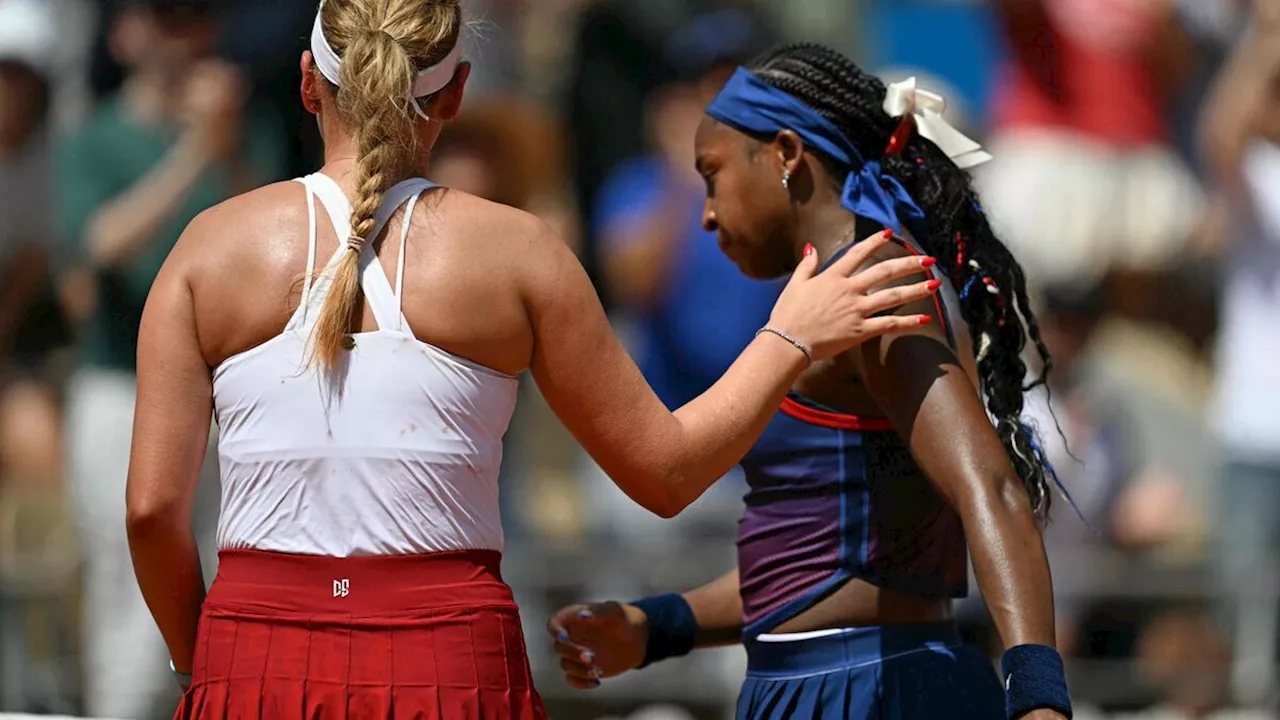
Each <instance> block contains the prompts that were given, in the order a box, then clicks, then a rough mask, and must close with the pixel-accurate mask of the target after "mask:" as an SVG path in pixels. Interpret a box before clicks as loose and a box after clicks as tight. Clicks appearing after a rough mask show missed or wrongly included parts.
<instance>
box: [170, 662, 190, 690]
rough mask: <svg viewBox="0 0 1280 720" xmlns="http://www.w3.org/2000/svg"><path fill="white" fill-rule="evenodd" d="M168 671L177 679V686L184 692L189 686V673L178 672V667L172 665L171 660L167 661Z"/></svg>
mask: <svg viewBox="0 0 1280 720" xmlns="http://www.w3.org/2000/svg"><path fill="white" fill-rule="evenodd" d="M169 670H170V672H172V673H173V676H174V677H175V678H177V680H178V684H179V685H181V686H182V689H183V690H186V689H187V688H188V687H190V686H191V680H192V677H191V673H184V672H182V671H181V670H179V669H178V667H177V666H176V665H174V664H173V660H170V661H169Z"/></svg>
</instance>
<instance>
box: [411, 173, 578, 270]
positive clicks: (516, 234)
mask: <svg viewBox="0 0 1280 720" xmlns="http://www.w3.org/2000/svg"><path fill="white" fill-rule="evenodd" d="M426 204H427V205H428V206H432V205H433V204H432V203H426ZM434 208H435V209H434V210H433V209H428V210H427V211H426V212H428V213H430V212H438V213H440V214H441V215H443V216H447V217H449V218H450V220H449V223H450V225H451V229H453V230H455V231H456V234H455V235H454V237H456V239H457V241H458V242H459V243H461V245H462V247H464V248H465V251H466V252H468V253H469V254H471V255H472V256H473V257H475V258H477V259H478V261H479V262H480V263H482V264H483V265H485V266H486V267H487V268H488V269H489V270H490V271H491V272H498V271H501V272H503V273H504V274H505V275H506V277H508V278H512V279H517V280H520V281H522V282H521V284H522V285H524V283H525V282H528V281H531V280H537V279H539V278H541V279H543V280H547V281H551V280H552V279H553V277H554V275H556V274H558V273H561V272H563V271H564V270H565V269H566V267H565V266H566V265H568V266H569V267H573V266H577V267H580V264H579V263H578V260H577V257H576V256H575V255H574V254H573V251H572V249H571V248H570V247H569V246H568V245H567V244H566V243H565V242H564V239H563V238H561V237H560V235H559V234H558V233H557V232H556V231H555V230H554V229H553V228H552V227H551V226H550V225H549V224H548V223H547V222H546V221H544V220H542V219H541V218H539V217H537V216H536V215H533V214H532V213H529V212H525V211H524V210H519V209H516V208H513V207H510V206H507V205H501V204H499V203H495V202H490V201H488V200H485V199H483V198H479V197H476V196H474V195H469V194H467V193H463V192H459V191H456V190H448V191H446V192H444V193H442V195H441V197H440V199H439V203H438V204H434ZM549 275H550V276H552V277H548V276H549Z"/></svg>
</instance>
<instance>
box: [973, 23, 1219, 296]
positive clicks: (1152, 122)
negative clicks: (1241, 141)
mask: <svg viewBox="0 0 1280 720" xmlns="http://www.w3.org/2000/svg"><path fill="white" fill-rule="evenodd" d="M998 6H999V7H1000V9H1001V12H1002V17H1003V20H1004V27H1005V29H1006V32H1007V35H1008V39H1009V44H1010V46H1011V51H1012V52H1011V58H1010V61H1009V63H1007V67H1006V68H1005V69H1004V71H1003V74H1002V86H1001V87H1000V88H998V90H997V96H998V97H997V100H996V102H997V108H996V130H995V136H994V137H993V140H992V142H991V143H989V144H990V146H991V153H992V154H993V155H994V156H995V158H996V160H995V161H994V162H992V163H990V164H989V165H988V166H986V167H984V168H982V170H981V171H979V172H978V173H977V178H978V180H979V186H980V189H981V191H982V194H983V196H984V198H985V200H986V203H987V207H988V210H989V212H990V213H991V216H992V221H993V224H994V225H995V226H996V229H997V231H998V232H1000V233H1001V234H1002V236H1003V237H1005V239H1006V240H1007V241H1008V242H1009V244H1010V246H1011V247H1012V249H1013V250H1014V252H1015V253H1017V254H1018V256H1019V258H1020V259H1022V261H1023V263H1024V264H1025V265H1027V266H1028V271H1029V273H1030V274H1032V275H1034V276H1036V277H1037V278H1038V279H1041V280H1045V281H1053V282H1061V281H1068V280H1073V279H1086V280H1089V279H1092V280H1096V279H1098V278H1100V277H1101V276H1102V275H1103V274H1104V273H1105V272H1106V271H1107V270H1109V269H1111V268H1113V267H1117V268H1127V269H1135V270H1137V269H1141V270H1147V269H1159V268H1162V267H1167V266H1168V265H1170V264H1171V263H1172V261H1173V260H1175V259H1177V257H1178V254H1179V251H1180V250H1181V249H1182V248H1184V247H1185V245H1186V243H1187V241H1188V239H1189V238H1190V236H1191V233H1192V230H1193V228H1194V226H1195V224H1196V223H1197V222H1198V221H1199V212H1200V205H1201V197H1200V192H1199V189H1198V186H1197V184H1196V183H1195V180H1194V178H1193V177H1192V176H1191V174H1190V172H1189V171H1188V170H1187V168H1186V167H1185V165H1184V164H1183V162H1182V161H1181V160H1180V159H1179V157H1178V156H1177V155H1176V154H1175V153H1174V152H1173V151H1172V150H1171V149H1170V148H1169V146H1168V142H1169V129H1168V127H1167V122H1166V119H1165V116H1166V112H1167V109H1168V105H1169V103H1170V102H1171V100H1172V99H1173V97H1174V95H1175V93H1176V91H1177V89H1178V88H1180V87H1181V86H1182V84H1183V83H1184V82H1185V79H1186V77H1187V63H1188V61H1189V59H1190V58H1191V56H1192V53H1191V49H1192V47H1193V46H1192V44H1191V43H1190V42H1189V38H1188V36H1187V35H1186V33H1185V31H1184V30H1183V29H1182V26H1181V25H1180V23H1179V18H1178V14H1177V9H1176V8H1175V7H1174V6H1173V0H1000V2H999V3H998Z"/></svg>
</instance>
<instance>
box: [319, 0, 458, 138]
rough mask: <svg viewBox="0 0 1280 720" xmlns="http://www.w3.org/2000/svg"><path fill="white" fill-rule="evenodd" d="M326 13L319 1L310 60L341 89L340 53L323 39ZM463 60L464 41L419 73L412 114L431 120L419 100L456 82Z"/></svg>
mask: <svg viewBox="0 0 1280 720" xmlns="http://www.w3.org/2000/svg"><path fill="white" fill-rule="evenodd" d="M323 12H324V0H321V1H320V9H319V10H316V22H315V25H313V26H312V27H311V57H312V60H313V61H314V62H315V64H316V69H318V70H319V71H320V74H321V75H323V76H324V77H325V79H326V80H328V81H329V82H331V83H333V84H334V85H341V84H342V83H341V82H339V80H341V78H342V58H339V57H338V53H336V52H334V51H333V46H332V45H330V44H329V41H328V40H327V39H326V38H325V36H324V28H323V27H321V23H320V16H321V14H322V13H323ZM461 58H462V40H461V39H459V40H458V42H456V43H454V45H453V49H452V50H450V51H449V54H448V55H446V56H444V59H443V60H441V61H440V62H438V63H436V64H435V65H432V66H431V67H429V68H427V69H425V70H420V71H419V72H418V74H417V76H415V77H414V79H413V82H412V83H411V84H410V86H409V105H410V106H411V107H413V111H414V112H416V113H417V114H418V115H419V116H421V117H422V118H423V119H424V120H429V119H430V118H428V117H427V115H426V113H424V112H422V108H421V107H419V105H418V100H417V99H418V98H420V97H426V96H428V95H432V94H435V93H437V92H439V91H440V90H441V89H442V88H443V87H444V86H445V85H448V84H449V81H450V80H452V79H453V74H454V72H455V71H456V70H457V69H458V61H459V60H460V59H461Z"/></svg>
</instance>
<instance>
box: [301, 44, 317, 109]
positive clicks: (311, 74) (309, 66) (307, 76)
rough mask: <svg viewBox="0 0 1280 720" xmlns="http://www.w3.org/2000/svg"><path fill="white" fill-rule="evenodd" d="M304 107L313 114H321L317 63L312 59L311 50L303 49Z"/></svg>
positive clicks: (302, 90)
mask: <svg viewBox="0 0 1280 720" xmlns="http://www.w3.org/2000/svg"><path fill="white" fill-rule="evenodd" d="M300 64H301V67H302V89H301V95H302V107H303V108H305V109H306V111H307V112H309V113H311V114H312V115H319V114H320V83H319V81H317V80H316V72H315V65H314V63H313V61H312V59H311V51H310V50H303V51H302V60H301V62H300Z"/></svg>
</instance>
